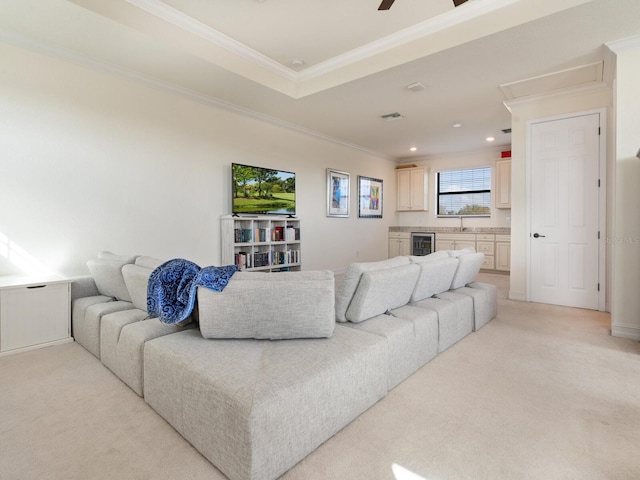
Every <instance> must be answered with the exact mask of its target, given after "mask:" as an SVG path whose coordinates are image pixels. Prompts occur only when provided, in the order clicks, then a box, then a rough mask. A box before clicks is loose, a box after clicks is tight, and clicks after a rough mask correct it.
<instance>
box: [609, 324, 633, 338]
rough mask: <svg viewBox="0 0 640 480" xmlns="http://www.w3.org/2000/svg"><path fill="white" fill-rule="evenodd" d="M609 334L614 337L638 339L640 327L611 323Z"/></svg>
mask: <svg viewBox="0 0 640 480" xmlns="http://www.w3.org/2000/svg"><path fill="white" fill-rule="evenodd" d="M611 335H612V336H614V337H620V338H630V339H632V340H640V327H636V326H631V325H621V324H619V323H612V324H611Z"/></svg>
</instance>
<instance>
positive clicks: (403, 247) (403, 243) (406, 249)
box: [398, 238, 411, 255]
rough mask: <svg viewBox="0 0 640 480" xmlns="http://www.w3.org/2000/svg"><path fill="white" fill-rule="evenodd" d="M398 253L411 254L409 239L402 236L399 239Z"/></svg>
mask: <svg viewBox="0 0 640 480" xmlns="http://www.w3.org/2000/svg"><path fill="white" fill-rule="evenodd" d="M398 243H399V250H400V255H411V240H410V239H407V238H402V239H400V240H399V242H398Z"/></svg>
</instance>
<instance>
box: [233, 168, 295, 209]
mask: <svg viewBox="0 0 640 480" xmlns="http://www.w3.org/2000/svg"><path fill="white" fill-rule="evenodd" d="M231 172H232V175H231V176H232V182H231V190H232V195H233V213H234V214H277V215H295V213H296V174H295V173H292V172H285V171H283V170H275V169H271V168H264V167H254V166H250V165H242V164H239V163H232V164H231Z"/></svg>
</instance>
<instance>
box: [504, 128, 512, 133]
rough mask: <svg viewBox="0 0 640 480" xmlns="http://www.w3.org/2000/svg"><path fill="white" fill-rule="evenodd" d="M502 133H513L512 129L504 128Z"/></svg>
mask: <svg viewBox="0 0 640 480" xmlns="http://www.w3.org/2000/svg"><path fill="white" fill-rule="evenodd" d="M502 133H511V129H510V128H503V129H502Z"/></svg>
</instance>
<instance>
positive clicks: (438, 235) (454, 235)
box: [436, 233, 476, 242]
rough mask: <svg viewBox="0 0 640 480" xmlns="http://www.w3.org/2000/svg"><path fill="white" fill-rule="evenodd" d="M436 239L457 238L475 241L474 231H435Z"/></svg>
mask: <svg viewBox="0 0 640 480" xmlns="http://www.w3.org/2000/svg"><path fill="white" fill-rule="evenodd" d="M436 240H458V241H465V242H475V241H476V235H475V233H436Z"/></svg>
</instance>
